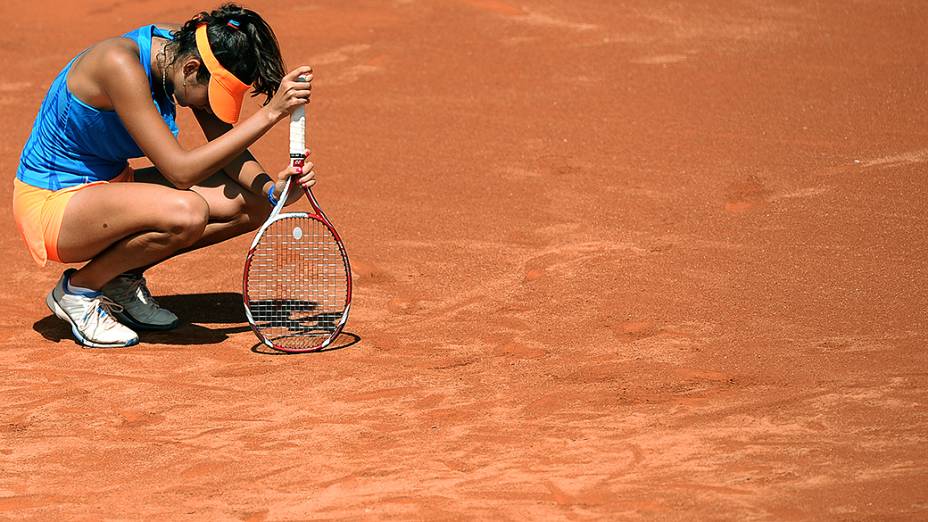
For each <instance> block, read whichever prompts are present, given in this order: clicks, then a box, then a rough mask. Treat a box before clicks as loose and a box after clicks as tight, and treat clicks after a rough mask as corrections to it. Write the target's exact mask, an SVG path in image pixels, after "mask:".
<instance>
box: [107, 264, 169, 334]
mask: <svg viewBox="0 0 928 522" xmlns="http://www.w3.org/2000/svg"><path fill="white" fill-rule="evenodd" d="M103 295H105V296H106V297H109V298H110V299H112V300H113V301H114V302H116V303H117V304H118V305H120V310H119V311H116V310H114V312H116V317H118V318H119V321H120V322H122V323H123V324H126V325H129V326H131V327H133V328H138V329H140V330H170V329H172V328H174V327H176V326H177V323H178V319H177V316H176V315H174V314H173V313H171V312H170V311H169V310H165V309H164V308H161V307H160V306H158V302H157V301H155V298H153V297H152V296H151V292H149V291H148V286H146V285H145V278H144V277H142V276H141V275H138V274H120V275H118V276H116V278H115V279H113V280H112V281H110V282H109V283H107V284H106V285H105V286H104V287H103Z"/></svg>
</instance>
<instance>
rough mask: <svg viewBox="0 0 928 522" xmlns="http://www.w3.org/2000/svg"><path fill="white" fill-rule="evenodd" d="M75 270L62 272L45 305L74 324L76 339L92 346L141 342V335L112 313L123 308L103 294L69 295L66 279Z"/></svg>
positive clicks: (114, 346)
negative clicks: (66, 290)
mask: <svg viewBox="0 0 928 522" xmlns="http://www.w3.org/2000/svg"><path fill="white" fill-rule="evenodd" d="M72 272H75V270H74V269H73V268H72V269H69V270H66V271H65V273H64V274H62V276H61V279H59V280H58V284H57V285H55V288H53V289H52V291H51V292H49V294H48V297H46V298H45V304H47V305H48V308H49V309H51V311H52V312H53V313H54V314H55V315H57V316H58V317H59V318H61V319H64V320H65V321H67V322H69V323H71V333H73V334H74V338H75V339H77V342H79V343H80V344H82V345H84V346H90V347H93V348H119V347H123V346H132V345H136V344H139V336H138V335H137V334H136V333H135V332H133V331H132V330H130V329H129V328H127V327H125V326H123V325H121V324H119V321H117V320H116V318H115V317H113V315H112V312H115V311H116V310H118V309H120V308H121V307H120V306H119V305H118V304H116V303H113V302H112V301H110V300H109V299H107V298H106V297H105V296H104V295H103V294H98V295H96V296H94V297H89V296H83V295H76V294H69V293H67V292H65V291H64V285H65V282H66V281H67V280H68V278H69V277H70V276H71V273H72Z"/></svg>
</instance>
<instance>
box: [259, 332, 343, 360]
mask: <svg viewBox="0 0 928 522" xmlns="http://www.w3.org/2000/svg"><path fill="white" fill-rule="evenodd" d="M359 342H361V336H360V335H358V334H353V333H351V332H342V333H340V334H338V339H337V340H336V341H335V343H334V344H332V345H331V346H329V347H328V348H326V349H324V350H315V351H312V352H304V353H288V352H282V351H279V350H275V349H273V348H271V347H269V346H267V345H266V344H264V343H260V342H259V343H257V344H255V345H254V346H252V347H251V351H252V352H253V353H259V354H261V355H312V354H314V353H326V352H334V351H337V350H344V349H345V348H348V347H350V346H354V345H356V344H358V343H359Z"/></svg>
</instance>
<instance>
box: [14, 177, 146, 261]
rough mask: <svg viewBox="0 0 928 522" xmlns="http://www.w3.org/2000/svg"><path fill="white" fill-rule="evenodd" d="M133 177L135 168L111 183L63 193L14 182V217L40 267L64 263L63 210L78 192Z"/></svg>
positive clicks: (64, 189)
mask: <svg viewBox="0 0 928 522" xmlns="http://www.w3.org/2000/svg"><path fill="white" fill-rule="evenodd" d="M132 174H133V171H132V167H129V166H126V168H125V170H123V171H122V172H120V173H119V175H118V176H116V177H115V178H113V179H111V180H109V181H94V182H93V183H86V184H84V185H77V186H75V187H68V188H63V189H61V190H48V189H43V188H39V187H33V186H32V185H28V184H26V183H23V182H22V181H19V180H18V179H13V217H14V218H15V219H16V226H17V227H19V233H20V234H22V236H23V240H24V241H25V242H26V246H27V247H28V248H29V253H30V254H32V259H35V262H36V263H38V264H39V266H45V264H46V263H47V262H48V260H49V259H51V260H52V261H57V262H59V263H61V262H62V261H61V258H59V257H58V232H59V231H60V230H61V219H62V218H63V217H64V209H65V207H66V206H67V205H68V201H70V200H71V196H73V195H74V194H75V193H76V192H77V191H78V190H81V189H85V188H87V187H92V186H94V185H99V184H101V183H118V182H124V181H132V179H133V175H132Z"/></svg>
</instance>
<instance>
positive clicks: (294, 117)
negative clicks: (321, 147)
mask: <svg viewBox="0 0 928 522" xmlns="http://www.w3.org/2000/svg"><path fill="white" fill-rule="evenodd" d="M297 81H301V82H305V81H306V78H304V77H302V76H300V77H299V78H297ZM305 160H306V108H305V107H304V106H303V105H300V106H299V107H297V108H296V109H294V110H293V112H291V113H290V164H291V165H292V166H294V167H302V166H303V162H304V161H305Z"/></svg>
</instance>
